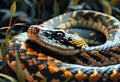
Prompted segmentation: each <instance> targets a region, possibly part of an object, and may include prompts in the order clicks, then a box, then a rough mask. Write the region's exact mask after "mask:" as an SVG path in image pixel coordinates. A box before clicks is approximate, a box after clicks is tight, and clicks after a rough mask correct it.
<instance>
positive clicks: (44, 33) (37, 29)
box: [28, 24, 87, 55]
mask: <svg viewBox="0 0 120 82" xmlns="http://www.w3.org/2000/svg"><path fill="white" fill-rule="evenodd" d="M28 37H29V39H30V40H32V41H34V42H36V43H38V44H39V45H40V46H42V47H44V48H46V49H48V50H51V51H53V52H56V53H58V54H61V55H75V54H77V53H80V52H81V51H82V50H84V48H85V47H87V44H86V42H85V41H84V39H83V38H81V37H80V36H77V35H73V34H69V33H67V32H65V31H64V30H60V29H54V27H52V26H48V25H43V24H41V25H31V26H30V27H29V29H28Z"/></svg>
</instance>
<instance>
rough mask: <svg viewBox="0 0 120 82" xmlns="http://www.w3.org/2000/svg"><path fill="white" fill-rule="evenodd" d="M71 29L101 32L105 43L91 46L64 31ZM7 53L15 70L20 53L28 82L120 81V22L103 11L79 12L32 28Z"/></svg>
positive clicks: (15, 38)
mask: <svg viewBox="0 0 120 82" xmlns="http://www.w3.org/2000/svg"><path fill="white" fill-rule="evenodd" d="M71 27H72V28H75V27H79V28H80V27H82V28H86V27H87V28H90V29H95V30H98V31H100V32H102V33H103V34H104V35H105V36H106V42H105V43H104V44H101V45H97V46H89V47H88V45H87V43H86V42H85V41H84V39H83V38H81V37H80V36H77V35H73V34H69V33H67V32H65V31H64V29H67V28H71ZM28 37H29V38H28ZM7 51H8V54H7V56H6V58H7V60H8V61H7V63H8V65H9V66H10V67H11V68H12V69H13V70H14V71H16V66H15V65H16V60H15V55H16V54H18V56H19V59H20V64H21V66H22V69H23V72H24V75H25V78H26V80H27V81H28V82H42V81H45V80H44V79H47V81H48V82H63V81H69V82H88V81H90V82H101V81H103V82H108V81H109V82H111V81H114V82H117V81H120V64H119V63H120V22H119V21H118V20H117V19H116V18H114V17H112V16H109V15H106V14H103V13H100V12H96V11H88V10H79V11H74V12H69V13H65V14H63V15H60V16H57V17H55V18H53V19H50V20H48V21H46V22H44V23H42V24H41V25H31V26H30V28H29V29H28V33H21V34H19V35H17V36H15V37H14V38H12V39H11V40H10V41H9V46H8V47H7ZM59 59H60V60H59ZM69 61H74V63H70V62H69ZM67 62H69V63H67Z"/></svg>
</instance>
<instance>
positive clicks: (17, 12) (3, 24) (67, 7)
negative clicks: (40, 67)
mask: <svg viewBox="0 0 120 82" xmlns="http://www.w3.org/2000/svg"><path fill="white" fill-rule="evenodd" d="M74 10H94V11H100V12H103V13H106V14H109V15H112V16H114V17H116V18H117V19H118V20H120V0H0V43H1V42H3V41H4V40H5V39H7V41H8V40H9V38H10V35H11V37H12V34H13V35H14V34H18V33H20V32H24V31H27V28H28V27H29V25H31V24H40V23H42V22H44V21H46V20H48V19H50V18H53V17H55V16H58V15H60V14H63V13H66V12H70V11H74ZM16 27H17V28H16ZM18 27H20V28H18ZM11 28H12V30H11ZM9 31H10V32H9ZM10 33H11V34H10ZM1 56H2V57H3V56H5V46H4V45H3V44H2V45H1V46H0V59H1ZM1 65H2V62H1V61H0V72H1V68H2V67H1ZM18 69H20V68H18ZM2 71H3V70H2ZM7 71H8V70H7ZM1 77H2V79H1ZM18 77H20V76H18ZM22 77H23V76H22V75H21V78H22ZM3 78H6V79H9V80H10V81H12V80H14V79H12V78H11V77H9V76H5V75H4V74H0V81H3V80H4V81H5V79H3ZM18 79H19V78H18ZM14 82H16V81H15V80H14ZM20 82H22V80H21V81H20Z"/></svg>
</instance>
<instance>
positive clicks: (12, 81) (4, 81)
mask: <svg viewBox="0 0 120 82" xmlns="http://www.w3.org/2000/svg"><path fill="white" fill-rule="evenodd" d="M0 77H3V78H5V79H1V78H0V82H6V79H7V80H9V81H10V82H17V80H16V79H14V78H12V77H10V76H8V75H5V74H1V73H0Z"/></svg>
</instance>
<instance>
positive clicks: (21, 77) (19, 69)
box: [15, 50, 25, 82]
mask: <svg viewBox="0 0 120 82" xmlns="http://www.w3.org/2000/svg"><path fill="white" fill-rule="evenodd" d="M15 52H16V53H17V54H16V66H17V77H18V81H19V82H25V78H24V73H23V70H22V67H21V65H20V61H19V58H18V55H19V52H18V50H15Z"/></svg>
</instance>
